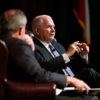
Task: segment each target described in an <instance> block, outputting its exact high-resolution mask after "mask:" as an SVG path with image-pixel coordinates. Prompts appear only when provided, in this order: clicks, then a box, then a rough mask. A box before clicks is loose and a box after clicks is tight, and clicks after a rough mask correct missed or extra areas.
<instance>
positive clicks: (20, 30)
mask: <svg viewBox="0 0 100 100" xmlns="http://www.w3.org/2000/svg"><path fill="white" fill-rule="evenodd" d="M22 32H23V27H22V26H20V27H19V35H21V34H22Z"/></svg>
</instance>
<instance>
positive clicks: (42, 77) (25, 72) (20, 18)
mask: <svg viewBox="0 0 100 100" xmlns="http://www.w3.org/2000/svg"><path fill="white" fill-rule="evenodd" d="M26 23H27V19H26V16H25V14H24V13H23V12H22V11H21V10H18V9H11V10H8V11H5V12H4V13H3V15H1V17H0V38H1V39H2V40H4V41H5V42H6V44H7V47H8V50H9V58H8V67H7V76H8V78H9V79H11V80H19V81H27V82H28V81H31V82H36V83H37V82H38V83H39V82H42V83H45V82H54V83H56V84H57V85H60V86H61V87H65V86H67V85H68V84H69V85H72V86H74V87H75V88H76V89H77V90H79V91H85V90H86V91H87V92H88V91H89V89H90V87H89V86H88V85H87V84H86V83H85V82H83V81H81V80H79V79H77V78H74V77H71V76H69V77H68V76H65V75H62V74H59V73H57V72H50V71H47V70H45V69H44V68H42V67H41V66H40V65H39V63H38V62H37V60H36V59H35V56H34V44H33V41H32V39H31V38H30V37H29V35H26V34H25V27H26ZM90 98H91V97H90ZM58 99H59V98H58ZM82 99H83V98H82Z"/></svg>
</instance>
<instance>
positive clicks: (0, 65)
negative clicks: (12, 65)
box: [0, 40, 8, 82]
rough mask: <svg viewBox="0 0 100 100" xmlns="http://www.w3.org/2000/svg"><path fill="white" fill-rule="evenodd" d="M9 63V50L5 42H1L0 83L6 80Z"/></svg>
mask: <svg viewBox="0 0 100 100" xmlns="http://www.w3.org/2000/svg"><path fill="white" fill-rule="evenodd" d="M7 61H8V49H7V46H6V44H5V42H4V41H2V40H0V81H1V82H4V80H5V78H6V66H7Z"/></svg>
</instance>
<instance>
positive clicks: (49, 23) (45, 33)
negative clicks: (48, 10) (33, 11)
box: [32, 15, 55, 42]
mask: <svg viewBox="0 0 100 100" xmlns="http://www.w3.org/2000/svg"><path fill="white" fill-rule="evenodd" d="M32 30H33V33H34V35H35V37H37V38H38V39H40V40H41V41H44V42H51V41H52V40H54V37H55V24H54V21H53V19H52V18H51V16H49V15H39V16H36V17H35V18H34V19H33V21H32Z"/></svg>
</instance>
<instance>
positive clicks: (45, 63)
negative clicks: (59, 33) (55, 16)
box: [32, 15, 100, 87]
mask: <svg viewBox="0 0 100 100" xmlns="http://www.w3.org/2000/svg"><path fill="white" fill-rule="evenodd" d="M32 30H33V33H34V36H35V37H34V38H33V39H34V43H35V47H36V49H35V56H36V58H37V60H38V61H39V63H40V65H41V66H42V67H43V68H45V69H46V70H49V71H51V72H57V73H59V72H62V70H63V72H64V73H65V74H66V75H68V76H76V77H78V78H80V79H82V80H84V81H85V82H86V83H87V84H89V85H90V86H91V87H99V86H100V75H99V73H97V72H96V71H95V70H94V69H92V68H89V67H88V64H87V63H88V53H89V47H88V46H87V45H86V44H85V43H80V42H79V41H76V42H74V43H72V44H71V45H70V46H69V48H68V50H67V51H66V50H65V49H64V47H63V46H62V45H61V44H59V43H58V42H57V41H56V40H55V24H54V22H53V20H52V18H51V17H50V16H48V15H40V16H36V17H35V18H34V19H33V22H32ZM49 45H52V46H53V47H52V48H53V52H56V57H55V55H54V54H53V52H52V50H50V48H49ZM75 53H77V54H78V55H79V58H80V59H81V60H80V61H81V62H80V61H79V62H77V64H76V66H77V65H78V63H80V64H81V65H78V66H80V67H83V66H84V67H85V68H82V70H80V72H73V70H71V69H70V68H69V67H66V65H67V63H69V62H70V61H71V57H72V56H73V55H74V54H75ZM78 60H79V59H78ZM72 61H73V60H72ZM75 61H77V60H75ZM75 61H74V62H75ZM67 69H68V70H67Z"/></svg>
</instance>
